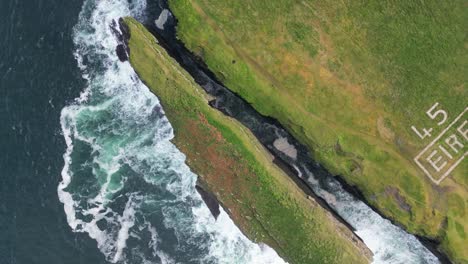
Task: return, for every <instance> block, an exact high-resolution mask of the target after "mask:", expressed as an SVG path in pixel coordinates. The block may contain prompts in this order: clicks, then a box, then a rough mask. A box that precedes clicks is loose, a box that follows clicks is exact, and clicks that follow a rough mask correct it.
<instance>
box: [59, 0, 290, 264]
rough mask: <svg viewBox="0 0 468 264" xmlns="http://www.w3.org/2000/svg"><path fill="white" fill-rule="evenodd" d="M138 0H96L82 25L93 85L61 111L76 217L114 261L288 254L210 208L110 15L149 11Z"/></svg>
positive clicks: (67, 194) (70, 211) (83, 63)
mask: <svg viewBox="0 0 468 264" xmlns="http://www.w3.org/2000/svg"><path fill="white" fill-rule="evenodd" d="M131 2H132V3H131V4H129V3H128V2H127V0H112V1H111V0H100V1H97V0H87V1H85V3H84V5H83V8H82V12H81V13H80V17H79V22H78V24H77V25H76V26H75V29H74V42H75V45H76V51H75V57H76V60H77V63H78V66H79V68H80V69H81V70H82V72H83V78H84V79H86V80H87V83H88V85H87V87H86V88H85V89H84V90H83V92H82V93H81V94H80V96H79V97H78V98H77V99H76V100H75V102H74V103H72V104H70V105H69V106H67V107H65V108H64V109H63V110H62V113H61V119H60V122H61V126H62V131H63V135H64V138H65V142H66V145H67V149H66V151H65V154H64V161H65V165H64V168H63V170H62V182H60V184H59V186H58V188H57V189H58V196H59V199H60V201H61V202H62V203H63V205H64V211H65V214H66V216H67V221H68V224H69V225H70V227H71V228H72V230H73V231H74V232H84V233H87V234H88V235H89V236H90V237H91V238H93V239H94V240H96V242H97V246H98V248H99V250H100V251H101V252H102V253H103V254H104V255H105V256H106V259H107V260H108V261H110V262H113V263H168V264H171V263H180V262H184V261H186V260H188V259H190V261H192V262H198V263H205V262H209V263H242V264H243V263H254V264H257V263H258V264H261V263H265V264H267V263H268V264H269V263H284V261H283V260H282V259H281V258H280V257H279V256H278V255H277V254H276V252H275V251H274V250H272V249H271V248H269V247H267V246H264V245H257V244H255V243H252V242H251V241H249V240H248V239H247V238H246V237H245V236H244V235H243V234H242V232H241V231H240V230H239V229H238V228H237V227H236V226H235V225H234V223H233V222H232V221H231V220H230V219H229V217H228V215H227V214H226V213H225V212H224V211H222V212H221V215H220V216H219V218H218V220H217V221H216V220H215V219H214V218H213V217H212V216H211V214H210V211H209V209H208V208H207V207H206V205H205V204H204V203H203V202H202V200H201V197H200V195H199V194H198V193H197V191H196V190H195V183H196V175H194V174H193V173H192V172H191V171H190V169H189V168H188V167H187V165H186V164H185V156H184V155H183V154H182V153H181V152H180V151H179V150H177V148H176V147H175V146H174V145H173V144H172V143H171V142H170V140H171V139H172V138H173V136H174V135H173V131H172V128H171V126H170V124H169V122H168V120H167V119H166V117H164V116H163V111H162V110H161V109H160V105H159V102H158V99H157V98H156V97H155V96H154V95H153V94H152V93H151V92H150V91H149V90H148V88H147V87H145V86H144V84H143V83H142V82H141V81H140V80H139V79H138V78H137V76H136V74H135V72H134V71H133V69H132V67H131V65H130V64H129V63H128V62H120V61H119V59H118V58H117V56H116V54H115V47H116V45H117V44H118V43H117V40H116V38H115V36H114V35H113V31H112V29H111V24H112V23H115V22H116V21H117V20H118V18H120V17H123V16H128V15H133V16H135V17H137V18H142V17H144V14H145V12H144V9H145V7H146V2H145V1H144V0H137V1H131ZM161 221H162V224H161ZM130 241H131V243H132V247H131V248H128V247H127V245H128V244H129V243H130ZM171 243H172V244H171ZM148 251H149V252H150V253H148Z"/></svg>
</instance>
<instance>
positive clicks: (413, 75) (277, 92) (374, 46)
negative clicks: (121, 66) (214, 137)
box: [169, 0, 468, 261]
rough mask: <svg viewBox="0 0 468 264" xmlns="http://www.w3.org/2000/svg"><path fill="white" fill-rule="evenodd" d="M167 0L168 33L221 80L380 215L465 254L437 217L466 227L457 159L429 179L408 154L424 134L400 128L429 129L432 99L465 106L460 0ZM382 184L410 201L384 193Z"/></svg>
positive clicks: (466, 20)
mask: <svg viewBox="0 0 468 264" xmlns="http://www.w3.org/2000/svg"><path fill="white" fill-rule="evenodd" d="M169 3H170V6H171V9H172V10H173V12H174V14H175V16H176V17H177V18H178V21H179V24H178V31H177V34H178V37H179V38H180V39H181V40H182V41H183V42H184V43H185V44H186V46H187V47H188V48H189V49H191V50H192V51H193V52H194V53H195V54H197V55H198V56H200V57H202V58H203V59H204V61H205V62H206V63H207V65H208V67H209V68H210V69H211V70H212V71H213V72H214V73H215V74H216V75H217V76H218V77H219V78H220V79H221V80H222V81H223V82H224V83H225V84H226V86H227V87H228V88H229V89H231V90H233V91H235V92H236V93H238V94H239V95H241V96H242V97H243V98H244V99H246V100H247V101H248V102H250V103H251V104H252V105H253V106H254V107H255V108H256V109H257V111H259V112H260V113H262V114H264V115H267V116H271V117H274V118H276V119H277V120H278V121H279V122H281V123H282V124H283V125H284V126H285V127H286V128H287V129H288V130H289V131H290V132H291V133H292V134H293V135H294V136H295V137H296V138H298V139H299V140H300V141H301V142H303V143H304V144H306V145H308V146H309V147H310V149H312V150H313V155H314V158H315V159H317V160H318V161H320V162H321V163H322V164H324V165H325V166H326V167H327V168H328V169H329V170H330V171H332V172H333V173H335V174H341V175H343V176H344V177H345V179H346V180H347V181H348V182H349V183H351V184H355V185H357V186H358V187H359V188H360V189H361V190H362V191H363V193H364V194H365V195H366V196H367V198H368V199H369V201H370V202H371V203H372V204H373V205H374V206H376V207H377V208H379V209H380V210H381V211H382V212H383V213H384V214H386V216H388V217H390V218H392V219H393V220H395V221H397V222H399V223H401V224H402V225H404V226H405V227H406V228H407V229H408V230H409V231H410V232H415V233H418V234H421V235H426V236H430V237H433V238H437V239H439V240H441V241H444V249H445V250H446V252H447V253H448V254H449V255H450V256H451V257H452V259H454V260H457V261H461V260H462V259H466V260H468V251H466V250H464V249H465V247H466V244H467V243H468V240H467V239H466V238H465V237H461V236H460V235H459V234H460V232H449V230H447V229H446V228H444V226H445V225H444V222H445V219H446V218H447V217H449V216H452V217H454V219H456V221H458V222H459V223H460V225H462V226H464V228H465V231H466V230H468V220H467V218H466V217H465V218H460V217H459V216H455V214H454V212H455V211H456V210H458V209H457V208H456V207H453V205H452V203H450V199H449V196H450V194H451V193H456V194H457V195H459V196H460V197H463V198H462V199H465V200H466V199H468V192H467V189H468V183H467V182H468V180H467V179H468V177H466V175H467V166H466V162H465V163H464V164H462V165H461V166H459V167H458V168H457V169H456V170H455V171H454V172H453V173H452V176H451V177H449V178H447V179H446V180H444V182H443V183H442V185H441V186H442V188H439V187H438V186H435V185H433V184H432V183H431V182H430V181H429V179H428V178H427V177H426V176H425V175H424V174H423V173H422V172H421V171H420V170H419V169H418V168H417V166H416V165H415V163H414V162H413V157H414V156H416V154H417V153H418V152H419V151H420V150H421V149H422V148H423V147H424V146H425V144H427V143H429V142H430V139H425V140H420V139H419V138H418V137H417V136H415V134H414V133H413V132H412V130H411V129H410V127H411V126H412V125H415V126H416V127H418V128H420V129H422V128H423V127H425V128H429V127H432V128H433V129H434V131H433V132H432V134H433V135H434V136H433V137H435V135H437V134H438V133H439V132H440V131H442V129H443V128H444V126H445V125H446V124H445V125H444V126H440V127H438V126H437V125H436V124H435V122H434V121H432V120H430V119H429V118H428V117H427V116H426V114H425V111H426V110H427V109H428V108H429V107H430V106H432V105H433V103H434V102H436V101H437V102H439V103H440V104H441V106H443V108H444V109H445V110H446V111H447V112H448V113H449V119H450V120H453V119H454V118H455V116H456V115H457V114H458V113H460V112H461V111H462V110H463V109H464V108H465V107H466V98H467V95H468V94H467V89H466V87H465V86H466V81H467V76H468V75H467V74H466V72H468V71H467V70H468V68H467V65H468V64H467V61H468V52H467V50H466V47H467V46H466V25H467V24H468V16H467V13H466V11H465V10H466V5H465V3H464V2H463V1H458V0H457V1H442V2H441V1H419V2H415V1H403V0H401V1H391V2H382V1H377V0H374V1H338V2H337V1H311V0H309V1H286V0H276V1H267V0H242V1H219V0H192V1H189V0H177V1H175V0H172V1H171V0H170V1H169ZM233 60H235V61H236V63H232V61H233ZM379 120H381V121H379ZM379 122H380V125H379ZM337 143H339V145H340V147H341V151H337V150H336V144H337ZM388 186H391V187H394V188H397V189H398V190H399V193H400V194H401V195H402V196H403V197H404V199H405V201H406V203H407V204H409V205H410V206H411V211H410V212H408V211H405V210H404V209H403V208H400V207H399V206H398V203H397V202H396V201H395V200H394V199H393V198H392V197H391V196H389V195H385V187H388ZM454 230H455V229H454Z"/></svg>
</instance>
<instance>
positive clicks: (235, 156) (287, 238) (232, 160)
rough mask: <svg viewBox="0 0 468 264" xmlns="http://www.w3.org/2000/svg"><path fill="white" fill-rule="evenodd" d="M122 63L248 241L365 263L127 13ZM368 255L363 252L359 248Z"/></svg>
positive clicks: (297, 255) (343, 232)
mask: <svg viewBox="0 0 468 264" xmlns="http://www.w3.org/2000/svg"><path fill="white" fill-rule="evenodd" d="M125 23H126V25H127V26H128V27H129V30H130V40H129V47H130V62H131V64H132V66H133V68H134V69H135V71H136V72H137V73H138V75H139V76H140V78H141V79H142V80H143V81H144V82H145V83H146V85H147V86H148V87H149V88H150V89H151V90H152V91H153V92H154V93H155V94H156V95H157V96H158V97H159V99H160V101H161V104H162V105H163V108H164V111H165V113H166V115H167V117H168V119H169V120H170V122H171V124H172V126H173V128H174V133H175V138H174V140H173V142H174V143H175V144H176V145H177V147H178V148H179V149H180V150H181V151H182V152H183V153H185V154H186V156H187V164H188V165H189V166H190V168H191V169H192V170H193V171H194V172H196V173H197V174H198V175H199V177H200V179H201V180H202V182H203V183H204V185H206V186H207V187H208V188H209V189H210V190H211V191H212V192H213V193H214V194H215V195H216V197H217V198H218V199H219V201H220V202H221V203H222V204H223V205H224V207H225V208H227V209H228V211H229V213H230V215H231V217H232V218H233V220H234V222H235V223H236V224H237V225H239V226H240V228H241V229H242V230H243V231H244V232H245V233H246V235H247V236H248V237H249V238H250V239H252V240H254V241H256V242H263V243H266V244H268V245H270V246H271V247H273V248H274V249H275V250H276V251H277V252H278V254H280V256H282V257H283V258H285V259H286V260H287V261H290V262H291V263H365V262H368V261H369V260H368V259H366V252H367V251H366V250H365V249H362V248H359V246H357V244H356V243H355V242H352V239H353V234H352V233H351V232H350V231H349V230H348V229H347V228H345V227H344V226H343V225H342V224H341V223H339V222H337V221H336V220H334V219H333V217H332V216H331V215H330V213H328V212H327V211H325V210H324V209H323V208H322V207H320V206H319V205H318V204H317V203H316V202H315V201H313V200H310V199H307V197H306V196H305V194H304V193H303V192H302V191H301V190H300V189H299V188H298V187H297V186H296V185H295V183H293V182H292V181H291V180H290V179H289V178H288V176H286V175H285V174H284V173H283V172H282V171H281V170H280V169H279V168H277V167H276V166H275V165H273V163H272V157H271V156H270V155H269V154H268V152H267V151H266V150H264V149H263V147H262V146H261V145H260V143H259V142H258V141H257V140H256V139H255V137H254V136H253V135H252V134H251V133H250V132H249V131H248V130H247V129H244V128H243V127H242V125H241V124H240V123H238V122H237V121H235V120H233V119H231V118H228V117H226V116H225V115H223V114H222V113H221V112H219V111H217V110H215V109H213V108H211V107H210V106H209V105H208V103H207V102H208V96H207V94H206V93H205V92H204V91H203V89H202V88H201V87H199V86H198V85H197V84H195V82H194V81H193V79H192V78H191V77H190V75H189V74H187V73H186V72H185V71H184V70H183V69H182V68H181V67H180V66H179V65H178V64H177V63H176V62H175V61H174V60H173V59H172V58H171V57H169V55H168V54H167V53H166V51H165V50H164V49H163V48H161V47H160V46H159V45H158V44H157V41H156V40H155V38H154V37H153V36H152V35H151V34H150V33H149V32H148V31H147V30H146V29H145V28H144V27H143V26H142V25H141V24H139V23H138V22H136V21H135V20H134V19H132V18H126V19H125ZM367 256H368V254H367Z"/></svg>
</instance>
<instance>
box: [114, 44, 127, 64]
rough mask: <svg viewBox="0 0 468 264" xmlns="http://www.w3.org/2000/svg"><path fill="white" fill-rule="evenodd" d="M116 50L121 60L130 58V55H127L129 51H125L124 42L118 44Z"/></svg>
mask: <svg viewBox="0 0 468 264" xmlns="http://www.w3.org/2000/svg"><path fill="white" fill-rule="evenodd" d="M115 51H116V52H117V56H118V57H119V60H120V61H122V62H123V61H127V60H128V55H127V52H126V51H125V46H124V44H119V45H117V48H115Z"/></svg>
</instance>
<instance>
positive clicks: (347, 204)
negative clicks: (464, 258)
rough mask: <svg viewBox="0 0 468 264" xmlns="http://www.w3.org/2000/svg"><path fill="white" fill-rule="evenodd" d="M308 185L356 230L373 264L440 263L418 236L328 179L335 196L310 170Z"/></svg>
mask: <svg viewBox="0 0 468 264" xmlns="http://www.w3.org/2000/svg"><path fill="white" fill-rule="evenodd" d="M305 171H306V173H307V174H308V182H309V183H310V184H311V186H313V188H314V191H315V192H316V193H317V194H318V195H319V196H321V197H322V198H323V199H324V200H326V201H327V203H328V204H329V205H330V206H331V207H333V208H334V209H335V211H336V212H337V213H338V214H339V215H340V216H341V217H343V219H344V220H345V221H346V222H348V223H349V224H350V225H351V226H353V227H354V228H355V229H356V234H357V235H358V236H359V237H360V238H361V239H362V240H363V241H364V243H365V244H366V246H367V247H368V248H369V249H370V250H371V251H372V253H373V254H374V257H373V263H374V264H401V263H428V264H429V263H430V264H432V263H439V260H438V259H437V258H436V257H435V256H434V255H433V254H432V253H431V252H430V251H429V250H428V249H427V248H425V247H424V246H423V245H422V244H421V242H419V241H418V240H417V239H416V237H415V236H413V235H411V234H408V233H407V232H405V231H404V230H403V229H401V228H399V227H397V226H395V225H393V224H392V223H391V222H390V221H389V220H387V219H384V218H382V217H381V216H380V215H379V214H377V213H376V212H374V211H373V210H372V209H371V208H370V207H369V206H367V205H366V204H364V203H363V202H362V201H359V200H356V199H355V198H353V197H352V196H351V195H350V194H349V193H348V192H346V191H345V190H344V189H343V188H342V187H341V185H340V184H339V183H338V182H337V181H335V180H333V179H329V181H328V184H329V185H330V186H331V187H332V189H333V192H329V191H326V190H323V189H321V188H320V187H319V182H318V180H317V179H316V178H315V176H314V175H313V174H312V173H311V172H310V171H308V170H305Z"/></svg>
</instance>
